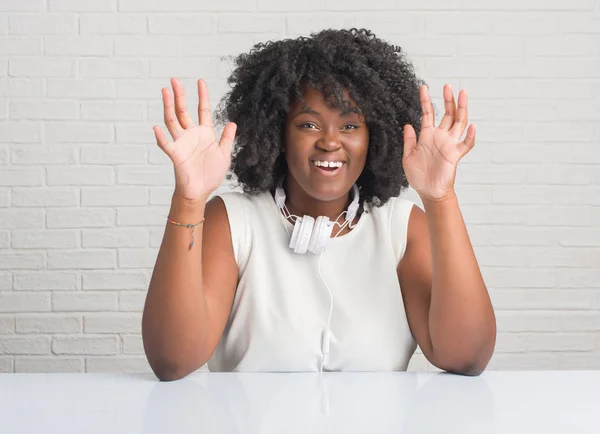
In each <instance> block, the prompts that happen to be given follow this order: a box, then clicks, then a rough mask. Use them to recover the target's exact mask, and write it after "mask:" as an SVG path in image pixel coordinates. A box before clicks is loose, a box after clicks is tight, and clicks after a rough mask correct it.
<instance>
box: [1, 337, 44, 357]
mask: <svg viewBox="0 0 600 434" xmlns="http://www.w3.org/2000/svg"><path fill="white" fill-rule="evenodd" d="M49 353H50V338H49V337H48V336H27V337H6V336H2V337H0V354H10V355H18V354H49Z"/></svg>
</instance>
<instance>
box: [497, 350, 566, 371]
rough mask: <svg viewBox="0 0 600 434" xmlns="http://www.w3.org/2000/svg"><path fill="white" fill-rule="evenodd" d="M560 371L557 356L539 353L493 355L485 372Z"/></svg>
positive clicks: (498, 353) (551, 353)
mask: <svg viewBox="0 0 600 434" xmlns="http://www.w3.org/2000/svg"><path fill="white" fill-rule="evenodd" d="M558 369H560V359H559V354H558V353H555V352H550V353H547V352H541V353H529V352H525V353H500V352H497V353H494V355H493V356H492V360H490V363H489V364H488V367H487V370H489V371H494V370H502V371H553V370H558Z"/></svg>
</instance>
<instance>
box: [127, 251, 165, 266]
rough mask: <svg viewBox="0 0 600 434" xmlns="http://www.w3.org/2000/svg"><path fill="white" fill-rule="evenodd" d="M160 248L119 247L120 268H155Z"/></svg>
mask: <svg viewBox="0 0 600 434" xmlns="http://www.w3.org/2000/svg"><path fill="white" fill-rule="evenodd" d="M157 255H158V249H119V268H153V267H154V264H155V263H156V257H157Z"/></svg>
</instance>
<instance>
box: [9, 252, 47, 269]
mask: <svg viewBox="0 0 600 434" xmlns="http://www.w3.org/2000/svg"><path fill="white" fill-rule="evenodd" d="M9 252H10V251H9ZM43 266H44V254H43V253H4V252H2V253H0V270H11V269H29V270H31V269H39V268H42V267H43Z"/></svg>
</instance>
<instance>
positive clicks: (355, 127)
mask: <svg viewBox="0 0 600 434" xmlns="http://www.w3.org/2000/svg"><path fill="white" fill-rule="evenodd" d="M346 127H352V128H351V129H353V130H357V129H359V128H360V127H359V126H358V125H353V124H348V125H345V126H344V128H346Z"/></svg>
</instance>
